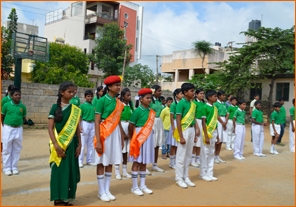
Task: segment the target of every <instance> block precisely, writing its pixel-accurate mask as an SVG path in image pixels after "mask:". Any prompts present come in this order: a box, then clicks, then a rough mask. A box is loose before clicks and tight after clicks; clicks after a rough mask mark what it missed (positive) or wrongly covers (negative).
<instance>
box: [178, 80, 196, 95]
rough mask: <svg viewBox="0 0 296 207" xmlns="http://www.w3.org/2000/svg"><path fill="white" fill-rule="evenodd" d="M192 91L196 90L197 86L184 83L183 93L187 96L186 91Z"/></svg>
mask: <svg viewBox="0 0 296 207" xmlns="http://www.w3.org/2000/svg"><path fill="white" fill-rule="evenodd" d="M190 89H195V86H194V85H193V84H192V83H183V84H182V86H181V90H182V93H183V94H184V95H185V91H187V92H188V91H189V90H190Z"/></svg>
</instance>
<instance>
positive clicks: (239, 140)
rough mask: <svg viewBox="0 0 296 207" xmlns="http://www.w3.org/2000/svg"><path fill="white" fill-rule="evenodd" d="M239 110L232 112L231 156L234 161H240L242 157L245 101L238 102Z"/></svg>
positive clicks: (244, 132) (244, 133)
mask: <svg viewBox="0 0 296 207" xmlns="http://www.w3.org/2000/svg"><path fill="white" fill-rule="evenodd" d="M238 105H239V108H238V109H237V110H236V111H235V112H234V115H233V133H234V134H235V141H234V148H233V156H234V158H235V159H238V160H242V159H245V157H243V150H244V143H245V135H246V127H245V115H246V111H245V109H246V106H247V104H246V101H245V100H239V101H238Z"/></svg>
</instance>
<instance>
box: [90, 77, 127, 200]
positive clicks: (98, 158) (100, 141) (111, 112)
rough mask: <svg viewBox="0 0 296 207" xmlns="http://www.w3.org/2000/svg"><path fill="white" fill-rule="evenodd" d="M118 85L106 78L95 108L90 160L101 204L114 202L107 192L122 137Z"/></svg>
mask: <svg viewBox="0 0 296 207" xmlns="http://www.w3.org/2000/svg"><path fill="white" fill-rule="evenodd" d="M120 82H121V78H120V77H118V76H116V75H113V76H109V77H108V78H106V79H105V81H104V84H105V85H106V87H105V88H104V96H103V97H102V98H100V99H99V100H98V102H97V105H96V112H95V113H96V115H95V131H96V136H95V138H94V145H95V148H96V151H97V153H95V155H94V158H93V160H94V161H95V163H96V164H97V180H98V185H99V194H98V198H99V199H101V200H102V201H110V200H115V196H113V195H112V194H111V192H110V190H109V188H110V181H111V175H112V165H116V164H118V165H120V164H121V162H122V150H123V147H124V140H123V137H124V135H123V130H122V127H121V123H120V117H121V112H122V110H123V108H124V104H123V103H122V102H121V101H119V100H118V99H117V98H116V97H115V95H116V94H117V93H119V91H120ZM104 173H105V179H104ZM104 182H105V183H104Z"/></svg>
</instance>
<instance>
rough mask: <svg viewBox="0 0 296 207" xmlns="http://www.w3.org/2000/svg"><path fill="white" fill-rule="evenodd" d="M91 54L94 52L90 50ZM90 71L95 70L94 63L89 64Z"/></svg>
mask: <svg viewBox="0 0 296 207" xmlns="http://www.w3.org/2000/svg"><path fill="white" fill-rule="evenodd" d="M91 53H92V54H94V50H91ZM90 69H91V70H95V63H94V62H91V66H90Z"/></svg>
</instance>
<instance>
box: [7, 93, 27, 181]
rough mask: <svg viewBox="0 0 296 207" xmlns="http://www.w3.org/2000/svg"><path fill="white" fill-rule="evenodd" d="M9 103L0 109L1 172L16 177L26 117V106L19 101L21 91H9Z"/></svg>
mask: <svg viewBox="0 0 296 207" xmlns="http://www.w3.org/2000/svg"><path fill="white" fill-rule="evenodd" d="M10 95H11V99H12V100H11V101H9V102H7V103H5V104H4V105H3V107H2V109H1V122H2V123H1V126H2V130H3V132H2V133H1V135H2V136H1V141H2V143H3V154H2V156H3V172H4V174H5V175H8V176H10V175H17V174H19V172H18V170H17V163H18V161H19V158H20V154H21V149H22V140H23V127H22V125H23V123H24V121H25V117H26V115H27V109H26V106H25V105H23V104H22V103H21V102H20V100H21V91H20V90H19V89H17V88H14V89H12V90H11V91H10Z"/></svg>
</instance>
